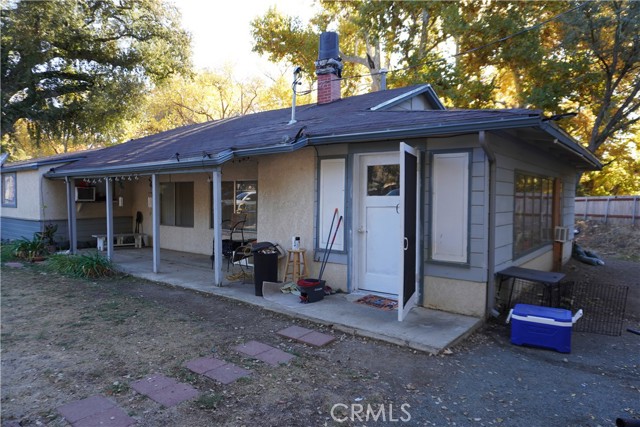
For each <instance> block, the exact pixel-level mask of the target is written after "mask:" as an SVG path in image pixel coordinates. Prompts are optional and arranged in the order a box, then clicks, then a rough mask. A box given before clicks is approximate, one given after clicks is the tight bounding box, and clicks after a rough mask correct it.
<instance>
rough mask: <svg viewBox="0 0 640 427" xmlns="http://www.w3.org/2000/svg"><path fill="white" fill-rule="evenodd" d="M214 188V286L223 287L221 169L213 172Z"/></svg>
mask: <svg viewBox="0 0 640 427" xmlns="http://www.w3.org/2000/svg"><path fill="white" fill-rule="evenodd" d="M211 183H212V187H213V195H212V197H213V199H212V200H213V203H212V206H213V272H214V277H213V280H214V285H215V286H222V174H221V173H220V168H216V169H214V170H213V172H212V181H211Z"/></svg>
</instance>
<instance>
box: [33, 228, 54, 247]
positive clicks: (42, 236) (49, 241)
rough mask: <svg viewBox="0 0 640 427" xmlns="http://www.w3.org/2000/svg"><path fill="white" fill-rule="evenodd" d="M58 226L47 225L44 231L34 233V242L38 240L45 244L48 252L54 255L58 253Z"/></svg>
mask: <svg viewBox="0 0 640 427" xmlns="http://www.w3.org/2000/svg"><path fill="white" fill-rule="evenodd" d="M57 231H58V226H57V225H56V224H47V225H45V226H44V231H39V232H37V233H34V235H33V237H34V240H36V239H38V240H41V241H42V242H44V245H45V248H46V250H47V252H49V253H50V254H51V253H54V252H55V251H56V232H57Z"/></svg>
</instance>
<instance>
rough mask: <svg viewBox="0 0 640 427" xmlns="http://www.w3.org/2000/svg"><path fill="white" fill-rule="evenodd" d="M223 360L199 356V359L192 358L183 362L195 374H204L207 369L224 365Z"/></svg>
mask: <svg viewBox="0 0 640 427" xmlns="http://www.w3.org/2000/svg"><path fill="white" fill-rule="evenodd" d="M226 364H227V362H225V361H224V360H220V359H216V358H215V357H201V358H199V359H193V360H190V361H188V362H187V363H185V365H184V366H185V367H186V368H187V369H189V370H191V371H193V372H195V373H196V374H200V375H204V374H205V373H207V372H208V371H211V370H213V369H216V368H219V367H220V366H223V365H226Z"/></svg>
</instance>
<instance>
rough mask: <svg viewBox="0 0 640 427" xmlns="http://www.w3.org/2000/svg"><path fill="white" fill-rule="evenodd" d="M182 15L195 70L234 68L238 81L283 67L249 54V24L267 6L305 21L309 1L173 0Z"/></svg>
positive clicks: (307, 14) (309, 4)
mask: <svg viewBox="0 0 640 427" xmlns="http://www.w3.org/2000/svg"><path fill="white" fill-rule="evenodd" d="M173 3H174V4H175V5H176V7H177V8H178V9H179V10H180V12H181V13H182V22H183V27H184V28H185V29H186V30H187V31H189V32H190V33H191V37H192V46H191V47H192V51H193V64H194V66H195V67H196V69H205V68H208V69H211V70H219V69H222V68H223V67H224V66H225V65H230V66H231V67H233V68H234V69H235V71H236V73H237V75H238V77H239V78H243V77H244V78H246V77H249V76H259V75H264V74H271V75H272V74H273V73H274V72H277V70H282V69H283V67H276V66H274V65H270V64H269V62H268V60H267V59H266V58H261V57H260V55H258V54H256V53H254V52H252V51H251V46H252V37H251V27H250V22H251V20H253V19H254V18H255V17H257V16H261V15H263V14H264V13H265V12H266V11H267V10H268V9H269V7H270V6H276V8H277V9H278V10H279V11H280V12H281V13H284V14H285V15H292V16H298V17H300V18H301V19H303V20H308V19H309V18H310V17H311V16H312V15H313V3H312V0H235V1H234V0H231V1H229V0H226V1H223V2H217V1H210V0H173Z"/></svg>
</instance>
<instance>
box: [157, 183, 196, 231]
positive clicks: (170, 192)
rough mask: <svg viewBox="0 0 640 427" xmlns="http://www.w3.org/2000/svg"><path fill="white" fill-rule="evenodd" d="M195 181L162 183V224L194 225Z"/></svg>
mask: <svg viewBox="0 0 640 427" xmlns="http://www.w3.org/2000/svg"><path fill="white" fill-rule="evenodd" d="M193 207H194V199H193V182H162V183H160V224H162V225H173V226H176V227H193Z"/></svg>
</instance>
